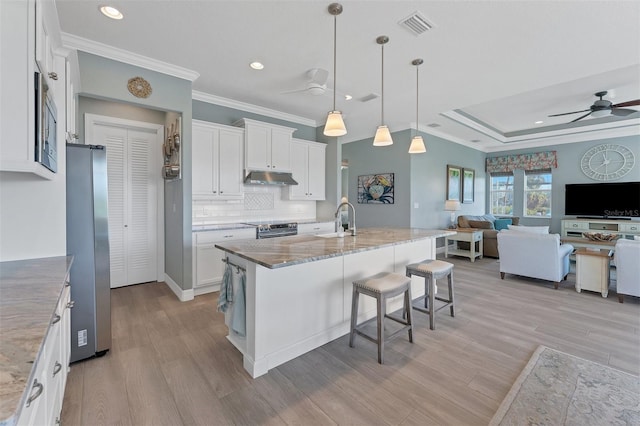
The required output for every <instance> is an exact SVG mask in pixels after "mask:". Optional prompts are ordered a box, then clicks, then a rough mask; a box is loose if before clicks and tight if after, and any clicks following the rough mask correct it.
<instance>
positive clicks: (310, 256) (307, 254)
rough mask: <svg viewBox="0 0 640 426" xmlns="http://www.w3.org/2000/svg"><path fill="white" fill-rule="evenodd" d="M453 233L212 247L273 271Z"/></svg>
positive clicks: (380, 231) (397, 232) (405, 232)
mask: <svg viewBox="0 0 640 426" xmlns="http://www.w3.org/2000/svg"><path fill="white" fill-rule="evenodd" d="M454 234H455V231H449V230H439V229H436V230H434V229H419V228H359V229H358V234H357V235H356V236H355V237H354V236H351V234H349V232H346V233H345V236H344V238H323V237H318V236H313V235H296V236H292V237H282V238H268V239H262V240H241V241H229V242H227V243H222V244H216V247H217V248H219V249H221V250H224V251H226V252H228V253H231V254H234V255H237V256H239V257H242V258H244V259H247V260H249V261H251V262H254V263H257V264H259V265H262V266H264V267H266V268H270V269H275V268H281V267H285V266H292V265H298V264H301V263H306V262H313V261H316V260H321V259H327V258H330V257H335V256H342V255H344V254H351V253H357V252H361V251H366V250H373V249H377V248H380V247H385V246H391V245H396V244H403V243H407V242H411V241H418V240H423V239H427V238H439V237H445V236H447V235H454Z"/></svg>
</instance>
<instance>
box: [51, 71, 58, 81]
mask: <svg viewBox="0 0 640 426" xmlns="http://www.w3.org/2000/svg"><path fill="white" fill-rule="evenodd" d="M49 78H50V79H51V80H57V79H58V73H56V72H50V73H49Z"/></svg>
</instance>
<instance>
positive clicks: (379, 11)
mask: <svg viewBox="0 0 640 426" xmlns="http://www.w3.org/2000/svg"><path fill="white" fill-rule="evenodd" d="M107 1H108V0H104V1H102V0H101V1H94V0H56V5H57V10H58V15H59V20H60V26H61V29H62V31H63V33H66V34H67V35H65V36H64V37H63V41H65V44H66V45H67V46H71V47H78V46H83V50H87V51H92V50H93V51H94V52H103V54H104V52H105V51H108V50H109V48H110V47H113V48H116V50H115V51H120V52H122V50H124V51H127V52H131V53H133V54H135V55H130V56H129V59H131V62H134V63H135V62H136V61H138V60H139V61H138V62H139V64H143V65H144V63H149V61H148V59H149V58H150V59H153V60H156V61H161V62H165V63H167V64H172V65H175V66H178V67H183V68H186V69H187V70H193V71H195V72H196V73H198V74H199V77H198V78H197V79H195V81H194V82H193V90H194V91H196V92H199V93H197V95H199V96H200V97H205V98H206V97H207V95H212V96H213V97H217V98H226V99H230V100H233V101H238V102H242V103H247V104H252V105H256V106H258V107H262V108H267V109H272V110H276V111H281V112H284V113H288V114H292V115H295V116H298V117H303V118H306V119H310V120H311V121H312V122H315V123H316V124H317V125H318V126H321V125H323V124H324V120H325V118H326V114H327V111H329V110H330V109H331V108H332V98H331V91H330V90H329V91H327V92H326V93H325V95H321V96H313V95H310V94H307V93H296V94H287V95H285V94H282V92H285V91H290V90H295V89H299V88H303V87H304V86H305V82H306V75H305V74H306V72H307V70H309V69H311V68H315V67H320V68H324V69H326V70H329V86H333V76H332V70H333V68H332V67H333V17H332V16H331V15H330V14H329V13H328V11H327V6H328V5H329V3H330V2H329V1H315V0H297V1H284V0H280V1H270V0H262V1H241V0H234V1H204V0H201V1H189V0H173V1H145V0H128V1H123V0H113V1H111V2H110V3H109V4H110V5H112V6H115V7H117V8H118V9H120V10H121V12H122V13H123V14H124V19H122V20H120V21H114V20H110V19H107V18H105V17H104V16H102V15H101V14H100V12H99V11H98V6H99V5H103V4H105V3H107ZM341 3H342V5H343V7H344V12H343V13H342V14H341V15H340V16H338V18H337V25H338V26H337V34H338V39H337V43H338V49H337V89H338V90H339V91H340V92H344V93H348V94H351V95H352V96H353V97H354V99H353V100H351V101H345V100H344V99H343V98H340V97H339V98H338V100H337V109H339V110H342V111H343V113H344V114H345V117H346V119H345V121H346V125H347V129H348V131H349V133H348V134H347V135H346V136H345V137H343V140H344V141H345V142H349V141H354V140H360V139H364V138H370V137H373V134H374V133H375V129H376V126H378V125H379V124H380V112H381V103H380V98H377V99H375V100H372V101H369V102H361V101H360V100H359V99H360V98H362V97H364V96H366V95H368V94H371V93H377V94H380V93H381V48H380V46H379V45H378V44H377V43H376V38H377V37H378V36H379V35H387V36H389V38H390V41H389V43H388V44H387V45H386V46H385V58H384V61H385V69H384V76H385V79H384V88H385V93H384V95H385V98H384V102H385V124H387V125H388V126H389V128H390V129H391V131H392V132H394V131H399V130H403V129H407V128H409V127H412V128H415V121H416V111H415V107H416V106H415V102H416V81H415V78H416V69H415V67H414V66H413V65H411V61H412V60H413V59H415V58H422V59H424V64H423V65H422V66H420V117H419V123H420V128H421V130H423V131H426V132H428V133H432V134H435V135H439V136H443V137H446V138H447V139H450V140H452V141H454V142H458V143H462V144H464V145H467V146H472V147H474V148H477V149H480V150H483V151H496V150H504V149H511V148H522V147H528V146H540V145H549V144H556V143H565V142H573V141H577V140H584V139H585V138H586V137H585V134H586V133H585V130H588V131H589V134H590V135H592V136H591V137H593V135H598V137H601V138H602V137H606V136H607V135H608V136H622V135H628V134H639V133H640V132H639V129H640V114H638V113H636V114H632V115H630V116H627V117H625V118H624V119H621V118H620V117H606V118H601V119H594V118H587V119H584V120H581V121H580V122H578V123H576V124H575V125H569V126H567V125H565V123H567V122H569V121H571V120H572V119H574V118H577V117H579V116H580V115H579V114H575V115H569V116H563V117H556V118H549V117H547V116H548V115H549V114H556V113H562V112H567V111H578V110H584V109H588V108H589V106H590V105H591V104H592V103H593V101H595V100H596V98H595V96H594V95H593V94H594V93H595V92H598V91H602V90H608V91H610V94H611V96H607V99H610V100H611V101H612V102H613V103H614V104H615V103H619V102H625V101H630V100H635V99H640V25H639V24H638V23H639V22H640V2H638V1H562V0H556V1H544V2H543V1H351V0H345V1H342V2H341ZM415 11H419V12H421V13H422V15H423V16H424V17H426V18H427V19H428V20H429V21H430V22H431V23H432V24H434V28H433V29H431V30H430V31H427V32H425V33H423V34H421V35H419V36H416V35H414V34H412V33H411V32H409V31H408V30H407V29H405V28H403V27H401V26H400V25H399V24H398V22H399V21H400V20H402V19H403V18H405V17H407V16H408V15H410V14H411V13H413V12H415ZM94 42H97V43H102V44H104V45H107V46H102V45H98V44H96V45H97V46H100V49H98V48H95V47H94V46H92V43H94ZM105 48H106V50H105ZM114 57H118V56H117V55H115V56H114ZM254 60H259V61H261V62H263V63H264V64H265V69H264V70H262V71H255V70H252V69H251V68H249V63H250V62H252V61H254ZM145 61H146V62H145ZM205 94H206V95H205ZM633 109H636V110H638V109H640V108H639V107H633ZM538 120H544V123H543V124H541V125H536V124H534V122H535V121H538ZM303 121H304V120H303ZM433 124H437V125H439V127H430V125H433ZM472 141H475V142H472ZM396 143H406V144H407V146H408V143H409V141H396ZM427 143H428V142H427Z"/></svg>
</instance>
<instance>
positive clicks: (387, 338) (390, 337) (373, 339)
mask: <svg viewBox="0 0 640 426" xmlns="http://www.w3.org/2000/svg"><path fill="white" fill-rule="evenodd" d="M410 328H411V325H406V326H404V327H402V328H399V329H398V330H396V331H394V332H393V333H389V334H387V333H385V335H384V336H383V337H382V338H383V339H384V340H385V341H386V342H389V341H391V340H393V339H394V338H396V337H398V335H399V334H400V333H404V332H406V331H407V330H409V329H410ZM355 332H356V333H357V334H358V335H359V336H362V337H364V338H365V339H367V340H369V341H370V342H373V343H378V339H377V338H376V337H372V336H371V335H370V334H367V333H365V332H364V331H362V330H360V329H359V328H356V329H355Z"/></svg>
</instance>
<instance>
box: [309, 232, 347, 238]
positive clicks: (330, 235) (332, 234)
mask: <svg viewBox="0 0 640 426" xmlns="http://www.w3.org/2000/svg"><path fill="white" fill-rule="evenodd" d="M316 237H320V238H343V237H344V232H330V233H328V234H316Z"/></svg>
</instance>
